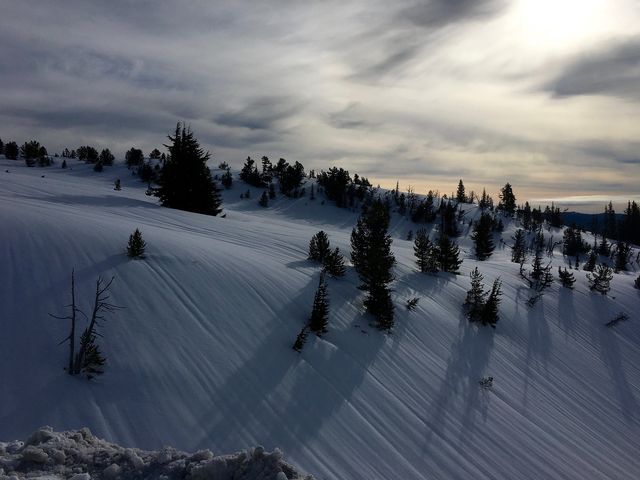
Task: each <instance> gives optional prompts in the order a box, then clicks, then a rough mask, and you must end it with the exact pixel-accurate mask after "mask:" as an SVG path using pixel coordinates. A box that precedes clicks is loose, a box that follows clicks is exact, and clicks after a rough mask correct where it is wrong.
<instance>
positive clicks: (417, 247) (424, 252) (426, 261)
mask: <svg viewBox="0 0 640 480" xmlns="http://www.w3.org/2000/svg"><path fill="white" fill-rule="evenodd" d="M433 249H434V246H433V243H432V242H431V240H429V235H428V234H427V231H426V230H425V229H424V228H421V229H419V230H418V231H417V232H416V238H415V240H414V241H413V254H414V255H415V257H416V263H417V264H418V268H419V269H420V271H421V272H422V273H425V272H433V270H432V267H434V266H435V267H436V270H435V271H436V272H437V271H438V269H437V264H435V262H434V261H433V258H434V252H433Z"/></svg>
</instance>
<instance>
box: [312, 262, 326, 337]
mask: <svg viewBox="0 0 640 480" xmlns="http://www.w3.org/2000/svg"><path fill="white" fill-rule="evenodd" d="M324 275H325V274H324V271H323V272H321V273H320V282H319V283H318V289H317V290H316V295H315V297H314V299H313V309H312V310H311V317H310V318H309V329H310V330H311V331H312V332H314V333H315V334H316V335H318V336H319V337H321V336H322V335H323V334H324V333H327V326H328V325H329V294H328V293H327V282H326V280H325V278H324Z"/></svg>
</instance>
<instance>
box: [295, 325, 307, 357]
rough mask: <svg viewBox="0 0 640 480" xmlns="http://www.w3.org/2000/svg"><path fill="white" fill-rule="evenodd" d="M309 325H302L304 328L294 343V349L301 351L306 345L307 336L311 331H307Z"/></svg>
mask: <svg viewBox="0 0 640 480" xmlns="http://www.w3.org/2000/svg"><path fill="white" fill-rule="evenodd" d="M307 329H308V327H307V326H306V325H305V326H304V327H302V330H300V333H298V336H297V337H296V341H295V343H294V344H293V349H294V350H295V351H296V352H301V351H302V348H303V347H304V344H305V343H306V341H307V336H308V335H309V333H308V332H307Z"/></svg>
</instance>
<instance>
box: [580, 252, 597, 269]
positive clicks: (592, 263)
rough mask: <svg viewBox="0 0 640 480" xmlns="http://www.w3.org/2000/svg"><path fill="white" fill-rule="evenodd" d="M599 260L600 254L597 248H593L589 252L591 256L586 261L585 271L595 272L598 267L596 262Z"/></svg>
mask: <svg viewBox="0 0 640 480" xmlns="http://www.w3.org/2000/svg"><path fill="white" fill-rule="evenodd" d="M597 261H598V255H597V254H596V249H595V248H592V249H591V251H590V252H589V257H588V258H587V261H586V263H585V264H584V266H583V267H582V269H583V270H584V271H585V272H593V270H594V269H595V268H596V262H597Z"/></svg>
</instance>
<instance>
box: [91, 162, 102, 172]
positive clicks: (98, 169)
mask: <svg viewBox="0 0 640 480" xmlns="http://www.w3.org/2000/svg"><path fill="white" fill-rule="evenodd" d="M102 170H104V167H103V165H102V161H101V160H98V161H97V162H96V163H95V165H94V166H93V171H94V172H101V171H102Z"/></svg>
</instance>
